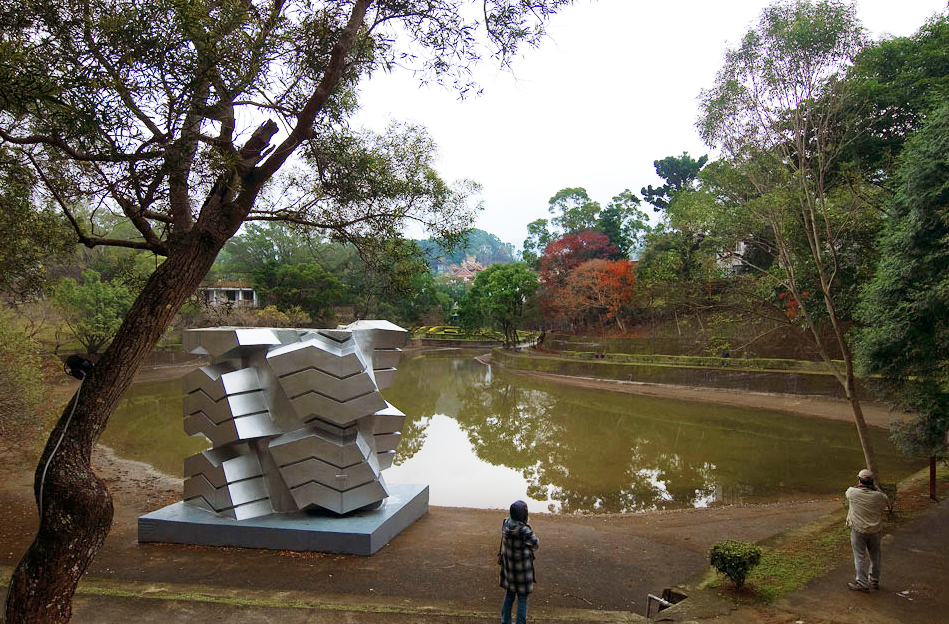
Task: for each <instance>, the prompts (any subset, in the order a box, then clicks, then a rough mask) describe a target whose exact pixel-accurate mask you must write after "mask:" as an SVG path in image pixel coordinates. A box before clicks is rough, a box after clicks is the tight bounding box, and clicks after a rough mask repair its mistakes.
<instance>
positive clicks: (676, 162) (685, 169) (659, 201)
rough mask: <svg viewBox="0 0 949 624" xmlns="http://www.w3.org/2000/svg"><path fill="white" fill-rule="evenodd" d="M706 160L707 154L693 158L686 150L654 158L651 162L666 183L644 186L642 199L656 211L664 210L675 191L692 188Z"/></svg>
mask: <svg viewBox="0 0 949 624" xmlns="http://www.w3.org/2000/svg"><path fill="white" fill-rule="evenodd" d="M707 162H708V156H701V157H699V159H698V160H695V159H694V158H692V157H691V156H689V153H688V152H682V155H681V156H666V157H665V158H663V159H662V160H654V161H653V163H652V164H653V166H654V167H655V168H656V173H657V174H659V177H660V178H662V179H664V180H665V181H666V183H665V184H663V185H662V186H660V187H659V188H653V187H652V185H651V184H650V185H649V186H646V187H644V188H643V189H642V190H641V191H640V193H642V195H643V199H645V200H646V201H647V202H649V203H650V204H652V206H653V209H654V210H655V211H656V212H659V211H660V210H666V209H667V208H668V207H669V201H670V200H671V199H672V196H673V195H674V194H675V193H677V192H679V191H684V190H689V189H692V188H694V185H695V182H696V180H697V179H698V177H699V171H701V170H702V167H704V166H705V164H706V163H707Z"/></svg>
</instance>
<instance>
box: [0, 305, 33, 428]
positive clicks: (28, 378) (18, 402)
mask: <svg viewBox="0 0 949 624" xmlns="http://www.w3.org/2000/svg"><path fill="white" fill-rule="evenodd" d="M37 351H38V347H37V345H36V343H35V342H33V341H32V340H30V339H29V338H28V337H27V336H26V335H24V334H23V333H22V332H20V331H17V330H16V329H15V328H14V327H13V324H12V323H11V322H10V320H9V318H7V317H6V315H4V314H3V313H0V434H2V435H4V436H8V435H10V434H11V433H12V431H11V430H19V429H20V428H22V427H23V426H24V425H27V424H34V423H35V422H37V419H38V417H37V414H36V410H37V409H38V407H39V405H40V402H41V401H42V399H43V373H42V370H41V368H40V358H39V356H38V355H37Z"/></svg>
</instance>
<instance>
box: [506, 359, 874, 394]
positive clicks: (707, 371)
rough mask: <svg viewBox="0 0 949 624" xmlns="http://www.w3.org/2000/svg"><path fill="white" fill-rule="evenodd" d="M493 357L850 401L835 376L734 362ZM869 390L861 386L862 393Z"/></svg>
mask: <svg viewBox="0 0 949 624" xmlns="http://www.w3.org/2000/svg"><path fill="white" fill-rule="evenodd" d="M491 358H492V360H494V361H495V362H497V363H499V364H501V365H502V366H508V367H510V368H516V369H519V370H525V371H537V372H544V373H553V374H556V375H569V376H572V377H593V378H596V379H615V380H620V381H633V382H641V383H655V384H665V385H676V386H690V387H700V388H702V387H704V388H725V389H729V390H747V391H753V392H770V393H779V394H801V395H816V396H825V397H832V398H844V394H843V389H842V388H841V386H840V384H839V383H838V381H837V379H836V377H834V376H833V374H831V373H828V372H817V371H787V370H760V369H751V368H748V369H743V368H739V367H736V366H735V361H734V360H733V361H731V362H729V364H730V366H729V368H721V367H711V366H683V365H665V364H657V363H632V362H614V361H610V360H608V359H579V358H565V357H558V356H556V355H538V354H531V353H524V352H517V351H511V350H506V349H500V348H498V349H494V350H492V352H491ZM865 385H866V384H865V383H864V382H863V381H858V386H860V388H859V389H860V390H863V389H864V388H863V386H865Z"/></svg>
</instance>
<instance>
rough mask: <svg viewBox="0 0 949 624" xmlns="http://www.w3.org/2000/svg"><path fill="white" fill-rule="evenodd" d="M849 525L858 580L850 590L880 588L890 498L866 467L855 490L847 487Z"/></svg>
mask: <svg viewBox="0 0 949 624" xmlns="http://www.w3.org/2000/svg"><path fill="white" fill-rule="evenodd" d="M846 497H847V502H848V503H849V505H850V510H849V511H848V512H847V526H849V527H850V546H851V547H852V548H853V565H854V568H855V569H856V572H857V578H856V580H855V581H854V582H853V583H847V587H848V588H849V589H851V590H853V591H862V592H868V591H870V588H871V587H872V588H873V589H880V537H881V535H880V533H881V531H882V529H883V511H884V510H885V509H886V508H887V507H888V506H889V504H890V499H889V498H887V497H886V494H884V493H883V492H881V491H880V490H878V489H877V488H876V486H875V485H874V484H873V473H872V472H870V471H869V470H867V469H866V468H864V469H863V470H861V471H860V472H858V473H857V485H856V487H849V488H847V493H846Z"/></svg>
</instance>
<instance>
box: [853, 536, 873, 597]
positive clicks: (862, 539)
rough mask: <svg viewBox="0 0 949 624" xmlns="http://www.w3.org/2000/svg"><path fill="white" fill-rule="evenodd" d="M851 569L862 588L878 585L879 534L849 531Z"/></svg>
mask: <svg viewBox="0 0 949 624" xmlns="http://www.w3.org/2000/svg"><path fill="white" fill-rule="evenodd" d="M850 546H851V547H852V548H853V567H854V569H855V570H856V572H857V583H859V584H861V585H863V586H864V587H870V586H871V585H879V584H880V534H879V533H859V532H857V531H853V530H851V531H850Z"/></svg>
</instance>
